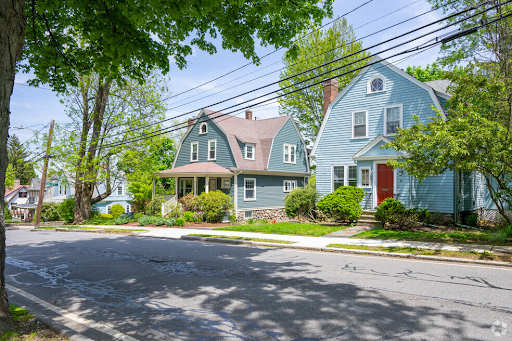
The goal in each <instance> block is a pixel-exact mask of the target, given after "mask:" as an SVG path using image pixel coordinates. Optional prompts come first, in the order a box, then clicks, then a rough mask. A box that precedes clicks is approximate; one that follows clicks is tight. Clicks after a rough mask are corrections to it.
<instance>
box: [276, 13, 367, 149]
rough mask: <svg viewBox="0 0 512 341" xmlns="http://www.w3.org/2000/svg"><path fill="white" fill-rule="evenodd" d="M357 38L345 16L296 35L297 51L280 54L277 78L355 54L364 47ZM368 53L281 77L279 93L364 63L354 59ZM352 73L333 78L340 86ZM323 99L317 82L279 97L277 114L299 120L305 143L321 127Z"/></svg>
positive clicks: (350, 78)
mask: <svg viewBox="0 0 512 341" xmlns="http://www.w3.org/2000/svg"><path fill="white" fill-rule="evenodd" d="M356 40H357V37H356V35H355V33H354V31H353V29H352V25H349V24H348V23H347V21H346V20H345V18H341V19H340V20H338V21H337V22H336V23H335V24H334V25H333V26H331V27H330V28H329V29H327V30H318V31H314V32H313V33H312V34H310V35H305V36H302V37H299V39H298V40H297V45H298V53H297V55H296V56H295V55H294V54H293V53H286V54H285V55H284V56H283V64H284V70H283V71H281V74H280V75H279V77H280V79H285V78H287V77H290V76H292V75H295V74H297V73H300V72H303V71H305V70H308V69H311V68H313V67H316V66H319V65H322V64H324V63H327V62H330V61H332V60H334V59H337V58H341V57H344V56H348V55H350V54H352V53H356V52H357V51H360V50H361V49H362V47H363V43H362V42H361V41H356ZM368 55H369V53H368V52H361V53H356V54H355V55H353V56H350V57H347V58H345V59H343V60H341V61H338V62H336V63H332V64H329V65H327V66H324V67H321V68H318V69H316V70H314V71H311V72H307V73H305V74H303V75H300V76H297V77H294V78H292V79H289V80H286V81H285V80H283V81H282V82H280V83H279V86H280V87H281V89H282V90H281V92H280V94H286V93H290V92H292V91H295V90H297V89H300V88H303V87H304V86H306V85H309V84H313V83H316V82H318V81H319V80H322V79H324V78H329V77H333V76H335V75H336V74H339V73H344V72H347V71H350V70H353V69H356V68H359V67H361V66H364V65H366V63H367V61H364V60H363V61H361V62H357V63H354V62H355V61H357V60H358V59H361V58H363V57H366V56H368ZM350 63H354V64H352V65H350V66H346V67H344V68H343V69H340V70H337V71H334V72H330V73H327V74H326V75H324V76H321V77H320V78H314V79H312V80H310V81H307V82H305V83H302V84H299V85H297V86H293V84H295V83H297V82H299V81H303V80H305V79H308V78H311V77H314V76H315V75H319V74H322V73H324V72H327V71H329V70H331V69H334V68H337V67H341V66H344V65H348V64H350ZM354 76H355V74H352V73H350V74H347V75H344V76H340V77H338V78H336V80H337V81H338V86H339V88H340V89H343V88H344V87H345V85H347V84H348V83H349V82H350V81H351V80H352V78H353V77H354ZM289 86H290V87H289ZM287 87H289V88H287ZM286 88H287V89H286ZM323 98H324V96H323V85H322V84H317V85H315V86H313V87H310V88H307V89H304V90H301V91H298V92H295V93H293V94H290V95H288V96H284V97H281V98H279V100H278V101H279V114H280V115H291V116H293V117H294V118H295V119H296V120H298V121H299V122H300V128H301V131H302V132H303V134H304V135H305V137H306V139H307V140H308V141H307V143H309V142H310V141H314V140H315V138H316V136H317V134H318V130H319V129H320V125H321V124H322V120H323V103H324V100H323Z"/></svg>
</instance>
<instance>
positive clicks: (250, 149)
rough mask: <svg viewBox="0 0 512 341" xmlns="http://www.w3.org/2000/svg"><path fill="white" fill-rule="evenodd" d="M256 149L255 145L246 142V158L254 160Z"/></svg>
mask: <svg viewBox="0 0 512 341" xmlns="http://www.w3.org/2000/svg"><path fill="white" fill-rule="evenodd" d="M254 152H255V150H254V145H253V144H246V145H245V158H246V159H247V160H254V159H255V157H254V156H255V155H254V154H255V153H254Z"/></svg>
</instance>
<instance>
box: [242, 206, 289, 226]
mask: <svg viewBox="0 0 512 341" xmlns="http://www.w3.org/2000/svg"><path fill="white" fill-rule="evenodd" d="M252 219H258V220H261V219H265V220H268V221H274V220H275V221H276V222H282V221H288V220H289V219H288V216H287V215H286V211H285V210H284V208H272V209H263V210H252ZM236 220H237V221H238V222H239V223H243V222H244V221H246V220H248V219H245V211H237V214H236Z"/></svg>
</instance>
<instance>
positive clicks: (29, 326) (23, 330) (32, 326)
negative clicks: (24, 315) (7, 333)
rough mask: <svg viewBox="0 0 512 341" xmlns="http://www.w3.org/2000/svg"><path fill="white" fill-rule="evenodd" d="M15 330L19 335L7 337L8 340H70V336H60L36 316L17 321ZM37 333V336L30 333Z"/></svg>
mask: <svg viewBox="0 0 512 341" xmlns="http://www.w3.org/2000/svg"><path fill="white" fill-rule="evenodd" d="M14 324H15V330H14V332H15V333H16V334H18V336H14V337H10V338H6V339H5V340H6V341H15V340H16V341H18V340H31V341H69V339H68V338H66V337H63V336H60V335H59V334H57V333H56V332H54V331H53V330H51V329H50V328H48V327H47V326H45V325H44V324H42V323H41V322H39V321H38V320H36V319H35V318H31V319H28V320H27V321H20V320H18V321H16V322H15V323H14ZM33 333H36V336H33V335H30V334H33Z"/></svg>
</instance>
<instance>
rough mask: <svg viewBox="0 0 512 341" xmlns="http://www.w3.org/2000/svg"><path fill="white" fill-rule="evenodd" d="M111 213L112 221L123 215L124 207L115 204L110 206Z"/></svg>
mask: <svg viewBox="0 0 512 341" xmlns="http://www.w3.org/2000/svg"><path fill="white" fill-rule="evenodd" d="M111 212H112V216H113V217H114V219H117V218H119V217H120V216H121V214H123V213H124V207H123V206H122V205H119V204H115V205H114V206H112V209H111Z"/></svg>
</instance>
